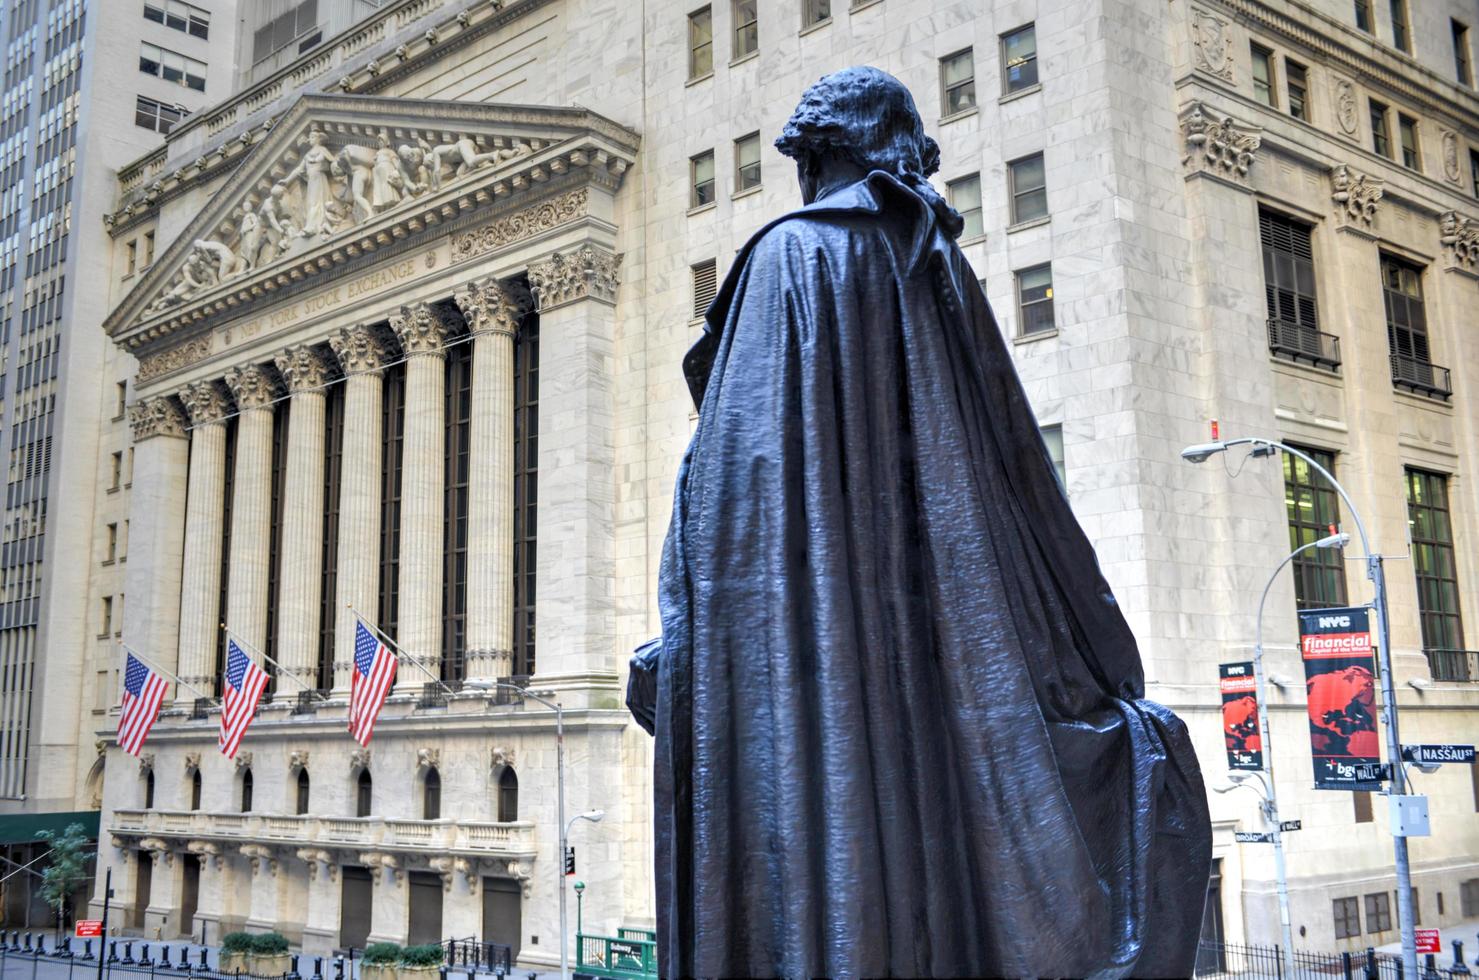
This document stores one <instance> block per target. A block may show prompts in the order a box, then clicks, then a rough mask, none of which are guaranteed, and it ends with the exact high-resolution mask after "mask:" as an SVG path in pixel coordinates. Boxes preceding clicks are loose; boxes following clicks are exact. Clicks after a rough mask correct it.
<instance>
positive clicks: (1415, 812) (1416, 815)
mask: <svg viewBox="0 0 1479 980" xmlns="http://www.w3.org/2000/svg"><path fill="white" fill-rule="evenodd" d="M1388 799H1390V800H1391V801H1392V836H1393V837H1429V836H1431V835H1432V833H1433V832H1432V830H1430V829H1429V827H1428V798H1427V797H1426V796H1396V795H1393V796H1390V797H1388Z"/></svg>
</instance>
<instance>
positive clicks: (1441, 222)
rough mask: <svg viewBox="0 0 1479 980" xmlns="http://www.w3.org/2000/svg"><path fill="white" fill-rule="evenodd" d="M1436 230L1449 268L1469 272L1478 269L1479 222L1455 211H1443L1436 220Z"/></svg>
mask: <svg viewBox="0 0 1479 980" xmlns="http://www.w3.org/2000/svg"><path fill="white" fill-rule="evenodd" d="M1438 229H1439V233H1440V236H1441V238H1440V241H1442V243H1443V253H1444V255H1446V256H1447V258H1448V262H1449V265H1450V266H1453V267H1456V268H1461V269H1466V270H1469V271H1473V270H1474V269H1475V268H1476V267H1479V222H1476V221H1475V220H1474V219H1472V218H1465V217H1462V216H1460V215H1459V213H1458V212H1457V211H1445V212H1443V216H1442V217H1441V218H1439V219H1438Z"/></svg>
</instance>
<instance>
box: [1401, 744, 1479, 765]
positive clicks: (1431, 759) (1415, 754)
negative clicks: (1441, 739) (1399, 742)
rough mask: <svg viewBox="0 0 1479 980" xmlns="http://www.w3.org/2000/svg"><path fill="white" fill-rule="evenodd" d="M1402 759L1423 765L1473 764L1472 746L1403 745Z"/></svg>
mask: <svg viewBox="0 0 1479 980" xmlns="http://www.w3.org/2000/svg"><path fill="white" fill-rule="evenodd" d="M1402 758H1403V759H1404V760H1405V761H1407V762H1417V763H1421V764H1423V765H1430V766H1435V765H1442V764H1443V763H1445V762H1464V763H1468V762H1473V761H1474V746H1472V745H1404V746H1402Z"/></svg>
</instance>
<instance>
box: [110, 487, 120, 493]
mask: <svg viewBox="0 0 1479 980" xmlns="http://www.w3.org/2000/svg"><path fill="white" fill-rule="evenodd" d="M119 489H120V488H119V487H116V486H114V487H109V488H108V492H109V493H117V492H118V491H119Z"/></svg>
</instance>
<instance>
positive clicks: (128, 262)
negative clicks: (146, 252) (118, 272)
mask: <svg viewBox="0 0 1479 980" xmlns="http://www.w3.org/2000/svg"><path fill="white" fill-rule="evenodd" d="M138 258H139V243H138V242H137V241H131V242H128V243H127V244H125V245H124V246H123V277H124V278H125V279H127V278H128V277H129V276H131V275H133V274H134V272H136V271H137V270H138Z"/></svg>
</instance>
